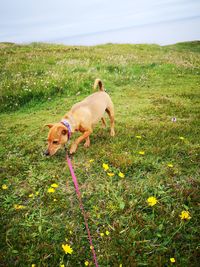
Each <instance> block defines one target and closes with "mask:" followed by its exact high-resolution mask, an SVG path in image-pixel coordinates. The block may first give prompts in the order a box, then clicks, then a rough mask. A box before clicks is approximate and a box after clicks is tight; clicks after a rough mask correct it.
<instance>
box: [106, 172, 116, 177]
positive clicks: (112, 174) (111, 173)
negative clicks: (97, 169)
mask: <svg viewBox="0 0 200 267" xmlns="http://www.w3.org/2000/svg"><path fill="white" fill-rule="evenodd" d="M107 174H108V176H110V177H112V176H114V175H115V174H114V173H113V172H108V173H107Z"/></svg>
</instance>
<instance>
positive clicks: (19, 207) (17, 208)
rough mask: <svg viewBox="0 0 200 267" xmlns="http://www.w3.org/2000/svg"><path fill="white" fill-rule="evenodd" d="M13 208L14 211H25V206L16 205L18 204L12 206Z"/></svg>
mask: <svg viewBox="0 0 200 267" xmlns="http://www.w3.org/2000/svg"><path fill="white" fill-rule="evenodd" d="M14 208H15V209H16V210H22V209H25V206H23V205H18V204H14Z"/></svg>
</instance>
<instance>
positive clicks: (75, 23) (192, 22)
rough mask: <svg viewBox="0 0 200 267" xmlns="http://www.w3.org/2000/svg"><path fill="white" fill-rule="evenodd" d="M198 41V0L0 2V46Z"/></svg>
mask: <svg viewBox="0 0 200 267" xmlns="http://www.w3.org/2000/svg"><path fill="white" fill-rule="evenodd" d="M190 40H200V0H162V1H158V0H72V1H69V0H0V42H5V41H7V42H16V43H29V42H36V41H37V42H38V41H42V42H53V43H64V44H75V45H93V44H99V43H108V42H113V43H157V44H162V45H163V44H171V43H175V42H181V41H190Z"/></svg>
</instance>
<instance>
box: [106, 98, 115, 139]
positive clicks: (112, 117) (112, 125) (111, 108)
mask: <svg viewBox="0 0 200 267" xmlns="http://www.w3.org/2000/svg"><path fill="white" fill-rule="evenodd" d="M106 112H107V113H108V116H109V118H110V135H111V136H115V114H114V106H113V103H112V102H111V103H110V106H109V107H107V109H106Z"/></svg>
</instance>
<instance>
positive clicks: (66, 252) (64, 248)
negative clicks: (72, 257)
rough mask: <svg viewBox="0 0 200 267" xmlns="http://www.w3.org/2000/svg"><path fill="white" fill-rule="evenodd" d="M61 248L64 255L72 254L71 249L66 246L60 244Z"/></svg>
mask: <svg viewBox="0 0 200 267" xmlns="http://www.w3.org/2000/svg"><path fill="white" fill-rule="evenodd" d="M62 248H63V250H64V252H65V254H72V252H73V249H72V248H71V247H70V246H69V245H68V244H66V245H64V244H62Z"/></svg>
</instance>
